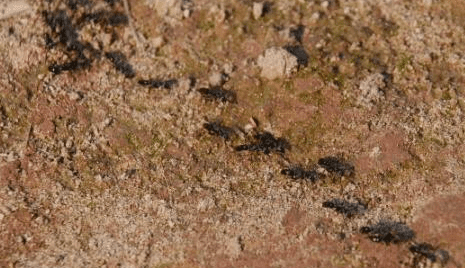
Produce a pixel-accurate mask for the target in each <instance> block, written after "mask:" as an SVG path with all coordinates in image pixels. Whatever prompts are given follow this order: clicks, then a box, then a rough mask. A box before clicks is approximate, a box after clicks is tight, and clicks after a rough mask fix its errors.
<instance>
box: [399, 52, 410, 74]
mask: <svg viewBox="0 0 465 268" xmlns="http://www.w3.org/2000/svg"><path fill="white" fill-rule="evenodd" d="M412 59H413V56H411V55H406V54H401V56H400V57H399V59H398V61H397V64H396V67H397V69H398V70H399V71H400V72H401V73H404V72H405V70H406V68H407V66H408V65H410V64H412Z"/></svg>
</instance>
